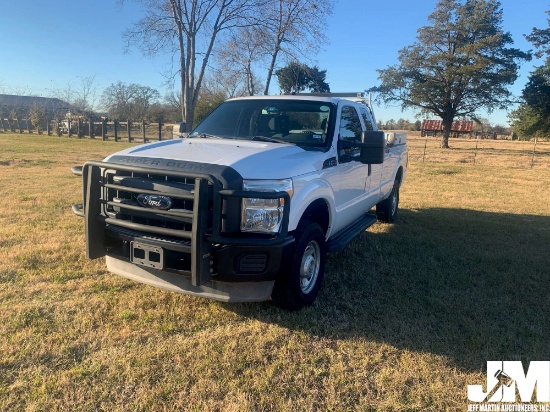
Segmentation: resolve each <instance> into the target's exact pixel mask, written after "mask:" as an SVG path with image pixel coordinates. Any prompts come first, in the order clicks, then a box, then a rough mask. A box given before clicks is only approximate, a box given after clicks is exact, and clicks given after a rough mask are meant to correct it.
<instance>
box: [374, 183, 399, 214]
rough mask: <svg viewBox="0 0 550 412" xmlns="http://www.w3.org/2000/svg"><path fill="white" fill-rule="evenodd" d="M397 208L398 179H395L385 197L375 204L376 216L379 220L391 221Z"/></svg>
mask: <svg viewBox="0 0 550 412" xmlns="http://www.w3.org/2000/svg"><path fill="white" fill-rule="evenodd" d="M398 209H399V181H398V180H397V179H396V180H395V182H394V183H393V188H392V190H391V193H390V195H389V197H388V198H387V199H384V200H382V201H381V202H380V203H378V204H377V205H376V217H377V218H378V220H380V221H381V222H386V223H393V222H394V221H395V219H396V218H397V211H398Z"/></svg>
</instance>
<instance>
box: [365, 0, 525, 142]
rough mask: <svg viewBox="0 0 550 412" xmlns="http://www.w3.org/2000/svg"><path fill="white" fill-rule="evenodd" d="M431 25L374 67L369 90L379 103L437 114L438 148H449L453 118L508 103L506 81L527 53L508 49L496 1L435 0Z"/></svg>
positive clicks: (508, 82) (513, 77) (507, 36)
mask: <svg viewBox="0 0 550 412" xmlns="http://www.w3.org/2000/svg"><path fill="white" fill-rule="evenodd" d="M429 21H430V23H431V25H429V26H425V27H422V28H420V29H419V30H418V37H417V42H416V43H414V44H413V45H411V46H408V47H405V48H404V49H402V50H400V51H399V62H400V64H399V65H395V66H391V67H388V68H387V69H383V70H379V71H378V72H379V79H380V81H381V85H380V86H379V87H375V88H373V89H371V90H372V91H375V92H378V93H379V94H380V98H381V99H382V100H383V101H384V102H385V103H391V102H399V103H401V106H402V107H403V108H413V109H416V110H419V111H421V112H424V113H434V114H435V115H437V116H439V117H440V118H441V119H442V121H443V122H442V123H443V138H442V141H441V147H443V148H448V147H449V136H450V133H451V126H452V123H453V120H454V119H455V118H456V117H470V118H476V116H477V115H476V112H477V111H478V110H479V109H480V108H485V109H487V110H488V111H489V112H490V111H492V110H494V109H496V108H498V109H505V108H507V107H508V106H509V105H510V104H512V103H513V98H512V95H511V93H510V91H509V90H508V86H509V85H511V84H513V83H514V81H515V80H516V79H517V76H518V74H517V72H518V68H519V62H521V61H522V60H529V59H530V58H531V56H530V54H529V53H526V52H522V51H520V50H518V49H514V48H509V47H507V46H508V45H510V44H512V43H513V41H512V37H511V35H510V33H508V32H504V31H503V29H502V10H501V8H500V3H499V2H498V1H497V0H465V1H464V2H461V1H457V0H439V1H438V3H437V5H436V8H435V11H434V12H433V13H432V14H431V15H430V16H429Z"/></svg>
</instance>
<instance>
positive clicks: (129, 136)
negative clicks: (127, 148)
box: [127, 119, 132, 142]
mask: <svg viewBox="0 0 550 412" xmlns="http://www.w3.org/2000/svg"><path fill="white" fill-rule="evenodd" d="M131 128H132V122H131V121H130V119H128V123H127V129H128V142H131V141H132V132H131V131H130V129H131Z"/></svg>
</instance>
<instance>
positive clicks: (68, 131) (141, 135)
mask: <svg viewBox="0 0 550 412" xmlns="http://www.w3.org/2000/svg"><path fill="white" fill-rule="evenodd" d="M170 125H171V124H170ZM170 125H169V124H163V123H162V122H160V121H159V122H154V123H153V122H147V121H145V120H142V121H131V120H126V121H120V120H110V121H107V120H106V119H103V120H101V121H93V120H91V119H82V118H77V119H63V120H61V121H57V120H47V121H46V122H44V124H42V125H41V126H40V127H35V126H33V124H32V122H31V121H30V120H29V119H10V118H0V131H2V130H3V131H4V132H9V131H11V132H13V133H29V134H31V133H36V134H42V133H45V134H47V135H48V136H51V135H57V136H68V137H73V136H74V137H78V138H83V137H89V138H92V139H94V138H101V139H102V140H112V139H114V140H115V141H120V140H124V141H128V142H132V141H141V142H144V143H145V142H147V141H151V140H163V139H164V140H166V139H171V138H172V128H171V127H170Z"/></svg>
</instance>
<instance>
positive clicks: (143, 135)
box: [141, 120, 147, 143]
mask: <svg viewBox="0 0 550 412" xmlns="http://www.w3.org/2000/svg"><path fill="white" fill-rule="evenodd" d="M141 135H142V137H143V143H147V139H146V138H145V120H142V121H141Z"/></svg>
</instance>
